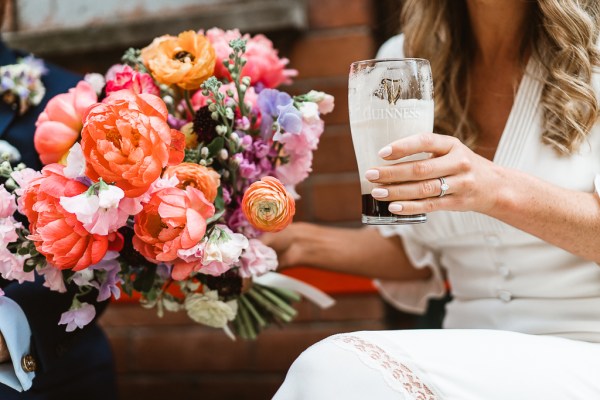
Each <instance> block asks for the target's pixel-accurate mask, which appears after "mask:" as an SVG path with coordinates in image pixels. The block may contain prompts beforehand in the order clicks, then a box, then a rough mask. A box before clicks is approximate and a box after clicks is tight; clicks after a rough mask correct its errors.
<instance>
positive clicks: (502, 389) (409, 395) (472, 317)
mask: <svg viewBox="0 0 600 400" xmlns="http://www.w3.org/2000/svg"><path fill="white" fill-rule="evenodd" d="M402 27H403V34H402V35H399V36H396V37H394V38H392V39H390V40H389V41H388V42H386V43H385V44H384V45H383V47H382V48H381V49H380V52H379V54H378V57H379V58H400V57H405V56H406V57H420V58H426V59H429V60H430V62H431V66H432V71H433V77H434V81H435V92H436V96H435V103H436V110H435V112H436V121H435V132H436V133H435V134H431V133H423V134H421V135H415V136H412V137H409V138H406V139H402V140H399V141H396V142H394V143H391V144H390V145H389V146H386V147H384V148H383V149H381V151H380V152H379V155H380V156H381V157H382V158H383V159H385V160H397V159H400V158H402V157H404V156H407V155H410V154H415V153H420V152H429V153H432V157H431V158H430V159H428V160H424V161H414V162H405V163H398V164H396V165H393V166H378V167H377V166H373V169H371V170H369V171H368V172H367V174H366V176H365V177H366V178H367V179H369V180H370V181H372V182H375V183H377V184H379V187H378V188H377V189H375V191H374V193H373V196H374V197H377V198H378V199H379V200H385V201H391V202H392V203H391V206H390V211H393V212H394V213H397V214H407V215H410V214H418V213H424V212H427V213H429V214H428V218H429V221H428V222H427V223H425V224H422V225H418V226H410V225H400V226H388V227H383V228H382V229H379V230H378V229H369V228H367V229H358V230H349V229H336V228H327V227H319V226H315V225H310V224H295V225H293V226H292V227H290V228H289V229H288V230H286V231H284V232H282V233H280V234H277V235H270V236H266V237H265V240H266V241H267V243H268V244H269V245H270V246H273V247H274V248H275V249H276V250H277V251H278V253H279V255H280V261H281V264H283V265H284V266H285V265H296V264H303V265H312V266H315V267H319V268H325V269H330V270H336V271H343V272H349V273H355V274H362V275H366V276H371V277H374V278H378V279H379V280H378V281H377V286H378V288H379V289H380V291H381V294H382V296H383V297H384V298H385V299H386V300H388V301H390V302H391V303H392V304H394V305H395V306H396V307H398V308H400V309H403V310H409V311H414V312H421V311H423V310H424V308H425V305H426V303H427V300H428V299H429V298H431V297H440V296H442V295H443V294H444V290H445V289H444V283H445V281H446V279H447V280H448V281H449V283H450V286H451V288H452V294H453V300H452V301H451V302H450V303H449V304H448V305H447V313H446V319H445V321H444V327H445V328H447V329H444V330H422V331H416V330H415V331H380V332H354V333H344V334H339V335H335V336H332V337H330V338H327V339H325V340H323V341H321V342H319V343H317V344H315V345H313V346H312V347H310V348H309V349H307V350H306V351H305V352H304V353H303V354H302V355H300V357H299V358H298V359H297V360H296V361H295V362H294V364H293V365H292V367H291V368H290V370H289V372H288V375H287V377H286V380H285V382H284V383H283V385H282V386H281V388H280V389H279V391H278V392H277V394H276V395H275V399H278V400H279V399H282V400H293V399H310V400H319V399H344V400H351V399H392V398H393V399H398V398H400V399H410V400H412V399H461V400H462V399H486V400H493V399H498V400H500V399H502V400H506V399H545V400H552V399H599V398H600V379H599V378H600V266H599V265H598V263H599V262H600V199H599V197H598V191H599V189H600V178H599V176H600V124H598V123H597V119H598V114H599V112H600V103H599V99H598V95H599V94H600V80H599V78H600V76H599V74H598V69H597V68H598V66H599V65H600V53H599V50H598V47H597V46H596V43H597V42H598V34H599V29H600V5H599V3H598V2H597V1H596V0H537V1H525V0H503V1H497V0H430V1H423V0H406V1H405V2H404V8H403V10H402ZM440 178H444V180H445V182H446V183H447V184H448V186H449V188H448V189H447V190H444V191H442V190H441V187H440V186H441V185H440V183H443V182H444V181H443V180H440ZM594 180H596V185H594ZM376 195H377V196H376Z"/></svg>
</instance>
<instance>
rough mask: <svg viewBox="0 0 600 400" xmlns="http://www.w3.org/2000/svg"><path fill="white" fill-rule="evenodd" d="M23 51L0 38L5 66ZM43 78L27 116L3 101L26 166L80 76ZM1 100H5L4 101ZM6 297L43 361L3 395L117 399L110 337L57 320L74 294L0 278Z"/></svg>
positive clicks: (1, 128) (56, 71)
mask: <svg viewBox="0 0 600 400" xmlns="http://www.w3.org/2000/svg"><path fill="white" fill-rule="evenodd" d="M20 56H22V54H20V53H17V52H14V51H12V50H11V49H9V48H8V47H6V46H5V45H4V44H3V43H2V41H1V40H0V65H8V64H14V63H16V60H17V57H20ZM47 67H48V69H49V72H48V74H47V75H45V76H44V77H43V82H44V86H45V87H46V96H45V97H44V100H43V101H42V103H41V104H40V105H38V106H36V107H33V108H31V109H29V110H28V111H27V113H25V114H24V115H22V116H18V115H16V112H15V111H13V110H12V109H11V108H10V107H8V106H6V105H4V103H2V106H0V139H3V140H6V141H8V142H9V143H11V144H12V145H13V146H15V147H17V148H18V149H19V151H20V152H21V155H22V156H23V158H22V161H23V162H24V163H26V164H27V166H29V167H31V168H34V169H40V168H41V163H40V161H39V158H38V156H37V154H36V153H35V149H34V146H33V133H34V131H35V121H36V119H37V117H38V115H39V114H40V113H41V112H42V111H43V110H44V108H45V106H46V103H47V102H48V100H49V99H50V98H52V97H53V96H55V95H57V94H59V93H64V92H67V91H68V90H69V88H71V87H74V86H75V85H76V83H77V82H78V81H79V80H80V79H81V78H80V77H79V76H78V75H76V74H73V73H70V72H68V71H65V70H63V69H61V68H58V67H56V66H53V65H48V64H47ZM0 103H1V102H0ZM0 287H2V288H3V290H4V291H5V293H6V296H7V297H9V298H11V299H13V300H14V301H15V302H16V303H17V304H19V306H20V307H21V308H22V309H23V311H24V313H25V315H26V317H27V321H28V322H29V325H30V326H31V331H32V350H33V355H34V357H35V358H36V360H37V362H38V367H39V369H38V371H36V377H35V379H34V380H33V387H32V389H31V390H29V391H27V392H24V393H18V392H16V391H14V390H12V389H10V388H8V387H6V386H3V385H0V400H54V399H60V400H65V399H75V398H85V399H102V400H110V399H116V398H117V394H116V384H115V375H114V367H113V359H112V354H111V350H110V346H109V343H108V340H107V338H106V336H105V335H104V333H103V332H102V330H101V329H100V328H99V327H98V326H97V325H96V324H95V323H92V324H91V325H89V326H88V327H86V328H85V329H83V330H77V331H76V332H72V333H67V332H65V326H64V325H61V326H59V325H58V321H59V320H60V315H61V313H62V312H64V311H66V310H68V308H69V306H70V304H71V299H72V293H67V294H60V293H56V292H51V291H50V290H49V289H47V288H45V287H43V279H42V278H40V277H37V278H36V281H35V282H33V283H26V284H23V285H18V284H16V283H14V282H12V283H11V282H6V281H3V280H2V279H0ZM96 295H97V293H96V292H93V293H92V294H91V296H90V297H89V298H88V299H86V300H85V301H87V302H88V303H91V304H94V305H95V306H96V310H97V315H98V316H99V315H100V314H101V313H102V311H104V309H105V308H106V305H107V303H106V302H104V303H101V304H98V303H97V302H96V301H95V296H96Z"/></svg>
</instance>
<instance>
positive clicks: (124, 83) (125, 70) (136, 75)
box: [105, 64, 160, 96]
mask: <svg viewBox="0 0 600 400" xmlns="http://www.w3.org/2000/svg"><path fill="white" fill-rule="evenodd" d="M122 89H131V90H132V91H134V92H135V93H137V94H141V93H150V94H153V95H155V96H158V95H160V90H159V89H158V86H156V84H155V83H154V79H152V77H151V76H150V74H146V73H143V72H138V71H136V70H134V69H133V68H131V67H130V66H129V65H120V64H117V65H113V66H112V67H111V68H110V69H109V71H108V72H107V73H106V89H105V90H106V95H107V96H108V95H109V94H111V93H112V92H116V91H119V90H122Z"/></svg>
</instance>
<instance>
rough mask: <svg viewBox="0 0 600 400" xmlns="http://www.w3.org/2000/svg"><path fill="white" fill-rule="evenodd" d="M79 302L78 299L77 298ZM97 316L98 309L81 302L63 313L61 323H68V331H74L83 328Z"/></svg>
mask: <svg viewBox="0 0 600 400" xmlns="http://www.w3.org/2000/svg"><path fill="white" fill-rule="evenodd" d="M76 302H77V300H76ZM95 316H96V309H95V308H94V306H93V305H91V304H88V303H79V302H77V304H76V305H74V306H73V307H71V310H69V311H67V312H64V313H62V315H61V317H60V322H59V323H58V324H59V325H67V332H73V331H74V330H75V329H77V328H79V329H82V328H83V327H84V326H86V325H87V324H89V323H90V322H92V320H93V319H94V317H95Z"/></svg>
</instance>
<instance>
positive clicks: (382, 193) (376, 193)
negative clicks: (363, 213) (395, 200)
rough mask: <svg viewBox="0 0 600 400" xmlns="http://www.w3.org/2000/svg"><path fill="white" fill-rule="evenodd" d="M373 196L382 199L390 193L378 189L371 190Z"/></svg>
mask: <svg viewBox="0 0 600 400" xmlns="http://www.w3.org/2000/svg"><path fill="white" fill-rule="evenodd" d="M371 196H373V197H375V198H376V199H381V198H384V197H387V196H388V191H387V189H381V188H376V189H373V190H371Z"/></svg>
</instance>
